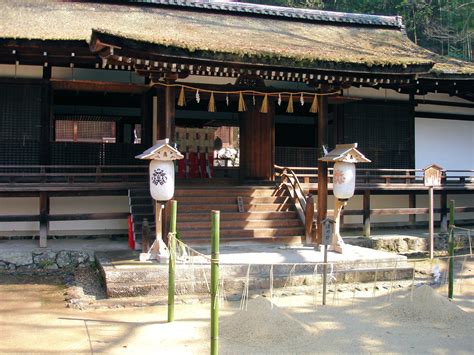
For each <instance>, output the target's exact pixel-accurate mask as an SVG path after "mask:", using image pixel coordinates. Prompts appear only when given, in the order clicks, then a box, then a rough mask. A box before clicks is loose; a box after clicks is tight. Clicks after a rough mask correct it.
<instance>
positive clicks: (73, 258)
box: [56, 250, 89, 268]
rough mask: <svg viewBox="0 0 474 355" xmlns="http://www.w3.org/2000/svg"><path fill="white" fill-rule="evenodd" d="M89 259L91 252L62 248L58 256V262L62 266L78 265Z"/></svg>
mask: <svg viewBox="0 0 474 355" xmlns="http://www.w3.org/2000/svg"><path fill="white" fill-rule="evenodd" d="M88 261H89V254H87V253H85V252H82V251H65V250H62V251H60V252H59V253H58V255H57V256H56V264H57V265H58V266H59V267H60V268H64V267H76V266H78V265H80V264H85V263H86V262H88Z"/></svg>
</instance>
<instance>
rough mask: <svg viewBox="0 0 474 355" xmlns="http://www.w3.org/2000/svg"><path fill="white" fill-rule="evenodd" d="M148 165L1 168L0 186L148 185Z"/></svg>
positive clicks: (13, 166)
mask: <svg viewBox="0 0 474 355" xmlns="http://www.w3.org/2000/svg"><path fill="white" fill-rule="evenodd" d="M147 168H148V166H147V165H0V186H5V185H6V186H7V187H8V186H12V185H16V184H31V185H34V184H40V185H46V184H66V185H72V184H95V185H100V184H106V183H130V182H143V181H146V178H147V176H148V170H147Z"/></svg>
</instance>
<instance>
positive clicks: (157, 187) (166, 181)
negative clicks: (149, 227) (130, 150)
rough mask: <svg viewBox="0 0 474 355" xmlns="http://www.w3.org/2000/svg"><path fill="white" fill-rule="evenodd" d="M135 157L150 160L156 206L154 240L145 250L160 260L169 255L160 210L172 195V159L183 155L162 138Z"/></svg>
mask: <svg viewBox="0 0 474 355" xmlns="http://www.w3.org/2000/svg"><path fill="white" fill-rule="evenodd" d="M135 158H136V159H142V160H143V159H145V160H150V166H149V180H150V194H151V197H153V199H154V200H155V206H156V210H155V214H156V240H155V241H154V242H153V244H152V246H151V247H150V251H148V250H145V252H147V253H148V255H150V254H151V253H150V252H153V253H154V254H156V259H158V260H159V261H160V262H161V261H164V259H167V258H168V257H169V255H168V251H167V248H166V245H165V243H164V242H163V236H162V224H161V223H162V210H163V208H164V205H165V203H166V202H167V201H169V200H171V199H172V198H173V195H174V182H175V167H174V160H179V159H183V158H184V156H183V155H182V154H181V153H180V152H179V151H178V150H177V149H175V148H173V147H172V146H171V145H169V139H162V140H159V141H157V143H156V144H155V145H154V146H153V147H151V148H149V149H147V150H145V151H144V152H143V153H142V154H140V155H137V156H136V157H135Z"/></svg>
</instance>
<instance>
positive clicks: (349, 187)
mask: <svg viewBox="0 0 474 355" xmlns="http://www.w3.org/2000/svg"><path fill="white" fill-rule="evenodd" d="M355 180H356V169H355V164H354V163H344V162H336V163H335V164H334V175H333V193H334V196H336V198H338V199H339V200H348V199H350V198H351V197H352V196H354V190H355Z"/></svg>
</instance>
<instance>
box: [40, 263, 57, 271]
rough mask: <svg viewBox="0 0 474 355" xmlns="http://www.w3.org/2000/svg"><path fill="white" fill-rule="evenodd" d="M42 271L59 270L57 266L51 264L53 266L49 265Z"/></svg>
mask: <svg viewBox="0 0 474 355" xmlns="http://www.w3.org/2000/svg"><path fill="white" fill-rule="evenodd" d="M44 269H46V270H57V269H59V266H58V265H56V264H54V263H53V264H50V265H48V266H46V267H44Z"/></svg>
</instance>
